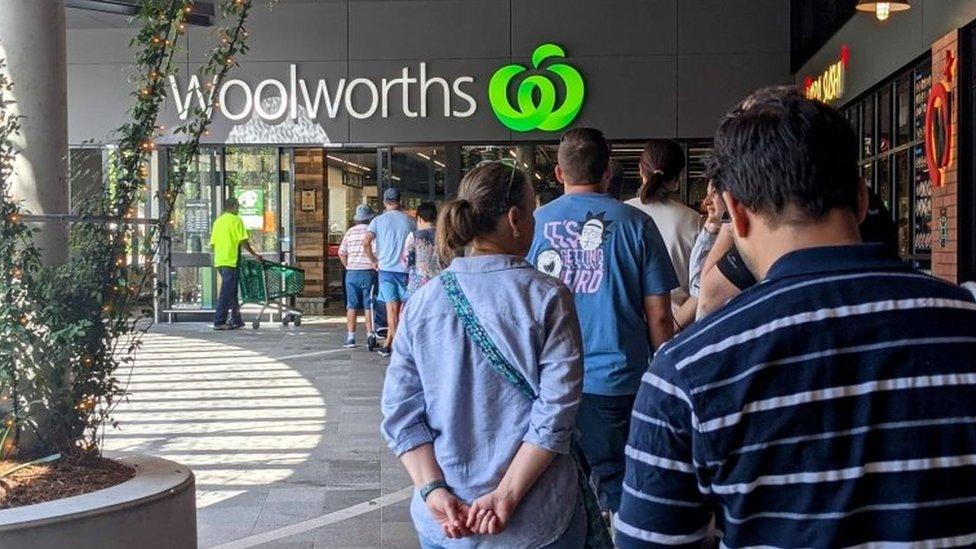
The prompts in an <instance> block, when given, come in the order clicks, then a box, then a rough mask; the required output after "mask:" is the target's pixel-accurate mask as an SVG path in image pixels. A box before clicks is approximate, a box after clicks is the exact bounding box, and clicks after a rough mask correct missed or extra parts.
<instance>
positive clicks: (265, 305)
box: [239, 259, 305, 329]
mask: <svg viewBox="0 0 976 549" xmlns="http://www.w3.org/2000/svg"><path fill="white" fill-rule="evenodd" d="M239 271H240V272H239V275H240V292H241V301H242V302H244V303H258V304H260V305H261V312H260V313H258V316H257V318H256V319H254V322H252V323H251V326H253V327H254V328H255V329H257V328H260V327H261V316H262V315H263V314H264V312H265V311H266V310H267V309H269V308H270V309H272V310H274V311H277V312H278V313H279V314H280V315H281V324H282V326H287V325H288V323H289V322H294V323H295V326H301V325H302V312H301V311H300V310H298V309H293V308H291V307H287V306H285V305H284V303H282V299H283V298H287V297H295V296H298V295H301V293H302V292H303V291H304V290H305V271H303V270H302V269H299V268H297V267H291V266H289V265H282V264H280V263H272V262H268V261H255V260H253V259H242V260H241V264H240V268H239Z"/></svg>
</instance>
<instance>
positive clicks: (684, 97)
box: [675, 53, 790, 137]
mask: <svg viewBox="0 0 976 549" xmlns="http://www.w3.org/2000/svg"><path fill="white" fill-rule="evenodd" d="M789 62H790V59H789V55H788V54H787V53H783V54H775V53H755V54H738V55H734V56H733V55H679V56H678V107H677V110H678V129H677V132H676V134H675V135H676V136H677V137H711V135H712V134H714V133H715V127H716V125H717V124H718V121H719V119H720V118H721V116H722V115H723V114H725V113H726V112H727V111H728V110H729V109H730V108H731V107H732V106H734V105H735V104H736V103H738V102H739V101H740V100H742V99H743V98H745V97H746V96H747V95H748V94H750V93H751V92H753V91H755V90H756V89H757V88H760V87H764V86H770V85H776V84H789V83H790V77H789ZM775 75H780V76H779V77H778V78H777V77H776V76H775Z"/></svg>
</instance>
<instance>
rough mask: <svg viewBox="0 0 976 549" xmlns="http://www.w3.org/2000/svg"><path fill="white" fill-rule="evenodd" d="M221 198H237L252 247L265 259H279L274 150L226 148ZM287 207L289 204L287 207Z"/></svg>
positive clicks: (278, 208)
mask: <svg viewBox="0 0 976 549" xmlns="http://www.w3.org/2000/svg"><path fill="white" fill-rule="evenodd" d="M224 154H225V158H224V171H225V173H226V178H225V179H224V182H225V189H224V193H223V196H224V197H231V196H233V197H234V198H237V201H238V203H239V204H240V210H239V212H238V214H239V215H240V216H241V219H242V220H243V221H244V227H245V228H247V231H248V233H249V237H248V239H249V240H250V243H251V247H252V248H254V251H256V252H258V253H259V254H261V255H262V256H263V257H265V258H266V259H270V260H273V261H279V260H280V259H281V251H282V250H281V234H280V231H279V227H280V225H281V224H280V220H281V196H280V194H281V192H280V191H281V189H280V187H279V157H278V148H277V147H227V148H226V149H225V153H224ZM289 207H290V204H289Z"/></svg>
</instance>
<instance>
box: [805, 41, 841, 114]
mask: <svg viewBox="0 0 976 549" xmlns="http://www.w3.org/2000/svg"><path fill="white" fill-rule="evenodd" d="M850 60H851V50H850V48H848V47H847V44H844V45H843V46H841V48H840V59H839V60H838V61H837V62H835V63H832V64H831V65H830V66H829V67H827V68H826V69H824V71H823V72H822V73H820V76H818V77H816V78H814V77H812V76H808V77H806V78H805V79H804V80H803V93H804V95H806V96H807V98H808V99H816V100H817V101H823V102H824V103H830V102H832V101H836V100H838V99H840V98H841V97H844V80H845V79H846V76H847V65H848V63H850Z"/></svg>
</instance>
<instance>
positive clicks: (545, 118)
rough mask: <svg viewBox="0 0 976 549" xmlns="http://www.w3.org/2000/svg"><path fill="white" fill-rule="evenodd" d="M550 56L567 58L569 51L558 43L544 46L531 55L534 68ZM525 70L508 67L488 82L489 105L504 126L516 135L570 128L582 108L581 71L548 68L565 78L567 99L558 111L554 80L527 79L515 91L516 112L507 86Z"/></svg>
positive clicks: (536, 76) (537, 76)
mask: <svg viewBox="0 0 976 549" xmlns="http://www.w3.org/2000/svg"><path fill="white" fill-rule="evenodd" d="M550 57H559V58H562V57H566V52H565V51H563V49H562V48H561V47H559V46H557V45H555V44H542V45H541V46H539V47H537V48H536V49H535V52H533V53H532V66H533V67H534V68H536V69H539V68H541V67H542V62H543V61H545V60H546V59H549V58H550ZM526 70H528V69H526V68H525V67H523V66H522V65H514V64H513V65H505V66H504V67H502V68H500V69H498V70H497V71H495V74H493V75H492V76H491V81H490V82H489V83H488V102H489V103H491V108H492V110H493V111H495V116H497V117H498V120H500V121H501V123H502V124H504V125H505V126H507V127H508V128H511V129H513V130H515V131H517V132H527V131H531V130H535V129H539V130H545V131H550V132H553V131H557V130H561V129H563V128H565V127H566V126H568V125H569V123H570V122H572V121H573V119H574V118H576V115H577V114H579V111H580V109H581V108H582V107H583V95H584V88H585V86H584V84H583V77H582V76H581V75H580V73H579V71H578V70H576V69H575V68H573V67H571V66H569V65H566V64H564V63H555V64H552V65H549V66H548V67H546V70H548V71H549V72H552V73H555V74H557V75H559V77H560V78H562V81H563V86H564V87H565V88H566V97H565V99H564V100H563V104H562V105H560V106H559V108H558V109H556V108H555V107H556V86H555V85H554V84H553V83H552V80H550V79H549V78H548V77H547V76H543V75H541V74H534V75H531V76H528V77H526V78H525V80H523V81H522V83H521V84H519V87H518V91H517V92H516V98H517V100H518V108H517V109H516V108H515V107H513V106H512V105H511V104H510V103H509V101H508V84H509V82H511V80H512V78H514V77H515V75H517V74H519V73H522V72H525V71H526ZM536 90H538V94H536ZM536 99H538V102H536Z"/></svg>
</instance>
